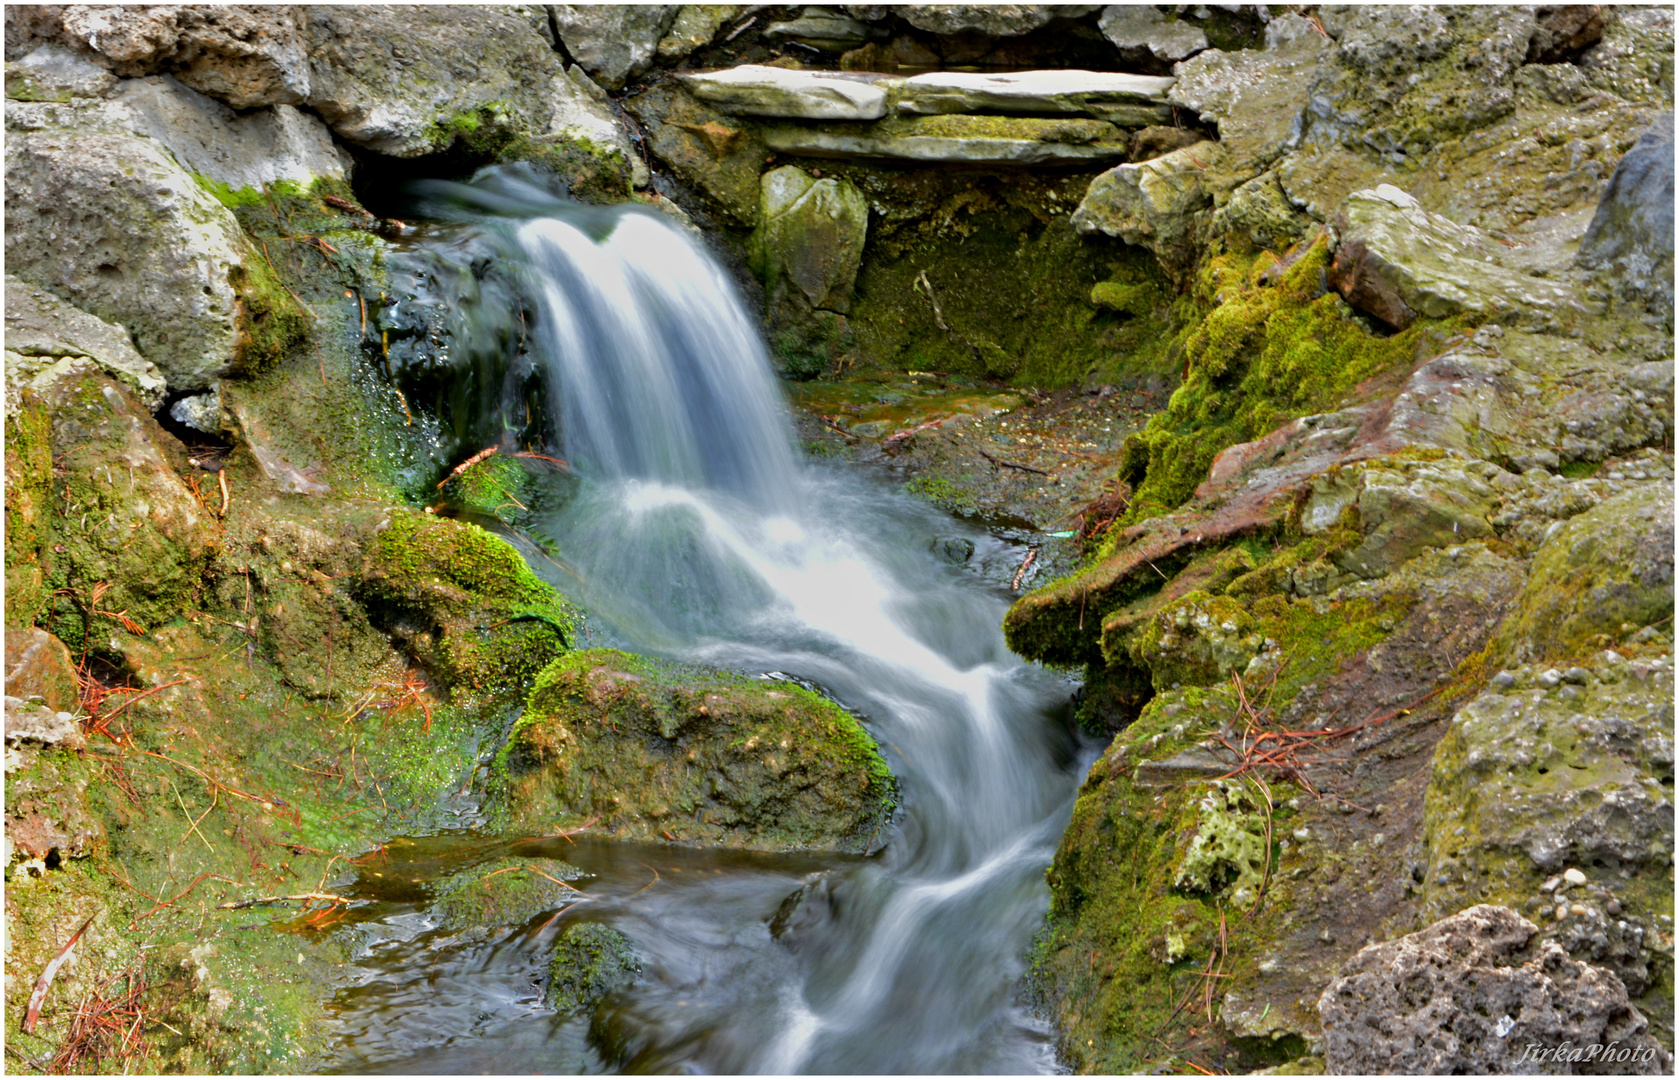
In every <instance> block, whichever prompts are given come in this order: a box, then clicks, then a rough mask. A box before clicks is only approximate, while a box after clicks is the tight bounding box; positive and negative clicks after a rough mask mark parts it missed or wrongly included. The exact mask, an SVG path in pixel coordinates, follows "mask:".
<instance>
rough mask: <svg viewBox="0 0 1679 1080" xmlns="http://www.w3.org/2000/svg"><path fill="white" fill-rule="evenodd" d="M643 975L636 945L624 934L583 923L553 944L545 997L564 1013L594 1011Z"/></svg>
mask: <svg viewBox="0 0 1679 1080" xmlns="http://www.w3.org/2000/svg"><path fill="white" fill-rule="evenodd" d="M640 974H641V961H640V959H639V958H637V956H636V954H635V945H634V944H633V943H632V942H631V941H630V939H629V938H627V937H625V936H624V934H623V933H622V932H621V931H619V930H615V929H613V928H612V927H610V926H605V925H603V924H601V923H580V924H578V925H576V926H571V927H568V928H567V929H566V931H565V933H563V934H561V935H560V936H559V939H558V940H557V941H555V942H554V954H553V957H552V958H551V959H550V960H549V962H548V976H549V982H548V992H547V995H546V997H547V1000H548V1002H549V1004H551V1005H552V1006H553V1007H554V1008H556V1009H559V1010H560V1011H562V1012H568V1011H571V1010H573V1009H592V1008H594V1007H595V1006H596V1005H599V1004H600V1003H601V1001H602V1000H604V999H605V998H606V996H607V995H608V994H610V993H612V991H614V990H616V989H618V988H619V987H621V986H627V985H629V984H630V983H633V982H635V980H636V978H637V977H638V976H640Z"/></svg>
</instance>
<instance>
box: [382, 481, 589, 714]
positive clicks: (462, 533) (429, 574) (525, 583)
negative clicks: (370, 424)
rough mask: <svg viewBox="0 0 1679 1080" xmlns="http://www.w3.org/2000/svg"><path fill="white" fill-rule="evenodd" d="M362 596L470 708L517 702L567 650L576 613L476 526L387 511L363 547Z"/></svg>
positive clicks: (501, 543)
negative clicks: (387, 515)
mask: <svg viewBox="0 0 1679 1080" xmlns="http://www.w3.org/2000/svg"><path fill="white" fill-rule="evenodd" d="M358 592H359V594H360V597H361V599H362V602H363V603H364V604H366V605H367V607H368V609H369V610H370V611H371V612H372V614H373V617H374V619H375V621H376V622H378V623H380V624H381V625H383V626H384V627H385V628H386V629H387V630H388V631H389V632H390V633H391V635H392V637H393V638H394V639H395V640H397V641H398V642H399V643H401V644H402V646H403V647H404V648H405V649H406V650H407V651H408V652H409V653H410V655H412V656H413V657H414V658H415V659H416V660H418V661H419V662H420V663H421V664H422V665H423V666H424V667H426V668H427V669H428V670H430V671H432V672H434V673H435V674H437V675H439V676H441V677H442V678H443V679H444V680H445V681H446V682H447V683H448V684H449V686H450V687H451V688H452V690H453V691H454V692H455V693H456V694H458V695H461V700H462V701H463V703H465V704H466V705H467V706H468V707H482V706H490V705H494V704H498V703H499V704H505V703H509V702H511V701H516V700H517V699H518V696H520V695H522V693H523V688H524V687H527V686H529V685H530V681H531V679H533V678H534V677H535V676H536V674H537V672H538V671H540V670H541V669H542V666H543V665H544V664H546V663H547V662H548V661H549V660H551V659H553V658H554V657H555V656H558V655H559V654H560V653H562V652H564V651H565V650H566V648H567V647H568V643H569V641H570V639H571V636H572V635H573V634H574V633H575V631H576V627H577V611H576V609H575V608H573V607H572V606H571V605H570V604H569V603H567V602H566V601H565V599H564V598H562V597H561V596H560V595H559V594H558V593H557V592H555V591H554V590H553V588H552V587H551V586H549V585H547V584H546V583H544V582H543V581H541V580H540V579H538V578H537V577H536V575H535V574H533V573H531V571H530V567H529V566H527V565H526V564H525V561H524V559H522V558H521V557H520V556H519V553H518V552H517V551H515V550H514V549H513V548H512V546H511V545H509V544H508V543H507V542H506V541H505V540H502V539H501V538H500V537H497V536H494V535H492V534H491V533H488V532H486V531H484V530H483V529H481V528H479V527H478V526H476V525H470V524H467V523H466V522H461V521H452V520H449V519H446V518H434V517H430V516H428V515H425V514H417V513H413V512H411V511H400V510H398V511H393V512H392V513H391V516H390V519H389V524H387V525H385V526H384V527H383V528H382V529H380V530H379V531H378V533H377V535H376V536H375V538H374V540H373V542H372V543H371V544H370V546H369V551H368V554H367V561H366V563H365V565H364V566H363V568H362V572H361V575H360V580H359V583H358Z"/></svg>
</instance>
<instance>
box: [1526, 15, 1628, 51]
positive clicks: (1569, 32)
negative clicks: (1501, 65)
mask: <svg viewBox="0 0 1679 1080" xmlns="http://www.w3.org/2000/svg"><path fill="white" fill-rule="evenodd" d="M1538 21H1539V25H1538V26H1537V27H1536V28H1535V29H1534V31H1533V37H1532V38H1531V39H1530V40H1529V41H1528V43H1527V62H1528V63H1530V64H1560V63H1563V62H1564V61H1567V60H1572V59H1574V58H1575V57H1576V56H1578V55H1579V54H1580V53H1581V52H1583V51H1584V50H1585V49H1586V48H1587V47H1589V46H1591V45H1595V44H1597V42H1598V41H1599V40H1600V39H1601V38H1602V37H1603V30H1604V28H1605V27H1606V26H1608V25H1609V11H1608V9H1607V8H1605V7H1604V6H1603V5H1602V4H1563V5H1560V6H1557V7H1541V8H1540V9H1539V12H1538Z"/></svg>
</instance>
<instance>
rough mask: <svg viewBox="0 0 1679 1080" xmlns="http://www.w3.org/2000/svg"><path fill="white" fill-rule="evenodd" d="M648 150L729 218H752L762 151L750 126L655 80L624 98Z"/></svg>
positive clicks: (732, 220) (755, 215) (744, 222)
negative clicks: (643, 90) (640, 92)
mask: <svg viewBox="0 0 1679 1080" xmlns="http://www.w3.org/2000/svg"><path fill="white" fill-rule="evenodd" d="M626 107H627V108H628V109H629V111H630V113H631V114H632V115H633V116H635V118H636V119H637V120H638V121H639V122H640V123H641V125H642V127H643V129H644V130H645V131H646V132H647V145H648V148H649V149H650V150H651V151H652V152H653V155H654V156H655V157H657V158H658V159H659V160H660V161H662V162H664V163H665V164H666V165H668V166H669V167H670V169H671V171H672V172H673V173H675V174H676V176H677V178H678V179H680V180H681V181H682V182H683V183H684V184H688V185H690V186H691V187H693V188H695V189H697V190H698V191H699V192H700V193H701V194H703V195H704V196H705V197H706V198H707V199H708V200H710V201H711V203H712V204H713V205H715V207H716V208H717V209H718V210H719V211H721V213H722V216H723V217H724V218H725V219H726V220H727V221H729V222H730V223H731V224H735V225H743V226H751V225H753V224H756V222H757V220H758V195H759V186H758V174H759V172H760V170H762V169H763V167H764V158H765V157H766V156H768V155H767V152H766V148H765V147H764V144H763V141H762V140H761V139H759V137H758V135H757V132H756V131H755V129H754V128H752V127H751V126H749V125H747V124H744V123H742V122H741V121H739V120H737V119H735V118H734V117H732V116H727V115H725V114H724V113H722V112H719V111H717V110H716V109H714V108H712V107H711V106H709V105H706V104H704V103H703V102H701V101H699V100H698V99H696V98H694V97H692V96H691V95H689V94H687V93H685V92H683V91H682V90H681V89H679V88H677V87H676V86H672V85H670V84H668V83H661V84H659V85H657V86H655V87H653V88H652V89H651V90H649V91H647V92H646V93H644V94H639V95H637V96H635V97H633V98H630V99H629V100H628V102H626Z"/></svg>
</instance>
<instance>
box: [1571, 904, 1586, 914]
mask: <svg viewBox="0 0 1679 1080" xmlns="http://www.w3.org/2000/svg"><path fill="white" fill-rule="evenodd" d="M1568 910H1569V911H1571V912H1573V913H1574V914H1576V915H1584V914H1586V905H1584V904H1570V905H1568Z"/></svg>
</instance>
